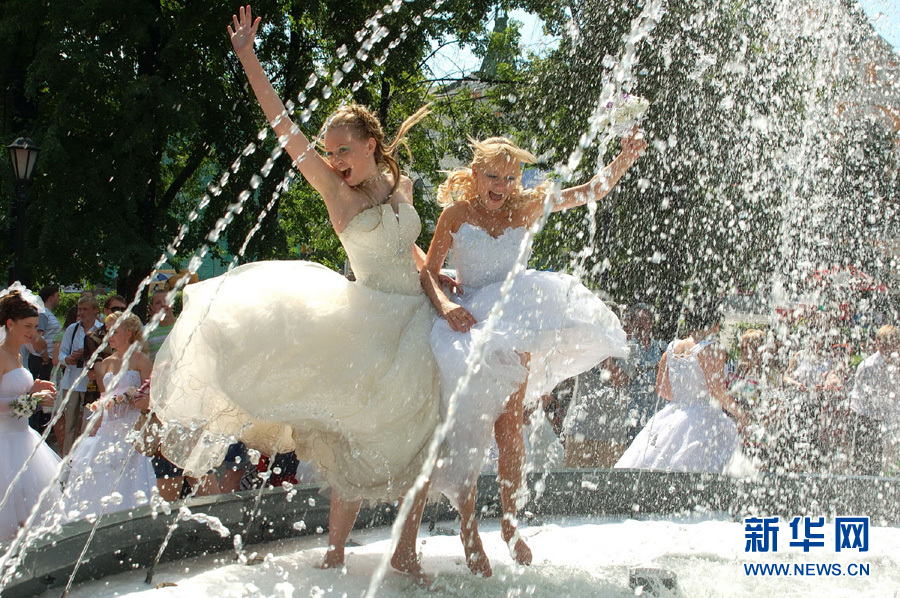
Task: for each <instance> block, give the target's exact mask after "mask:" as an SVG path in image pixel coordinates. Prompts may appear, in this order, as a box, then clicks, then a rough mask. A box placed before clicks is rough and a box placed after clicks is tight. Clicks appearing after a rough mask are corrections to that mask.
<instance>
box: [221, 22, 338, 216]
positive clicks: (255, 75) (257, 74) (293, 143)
mask: <svg viewBox="0 0 900 598" xmlns="http://www.w3.org/2000/svg"><path fill="white" fill-rule="evenodd" d="M232 19H233V21H234V23H233V25H234V28H232V27H231V26H229V27H228V35H229V36H230V37H231V45H232V46H233V47H234V52H235V54H237V57H238V59H240V61H241V65H243V67H244V72H246V73H247V79H248V80H249V81H250V87H252V88H253V93H254V94H255V95H256V99H257V100H258V101H259V105H260V107H261V108H262V110H263V112H264V113H265V115H266V118H267V119H268V120H269V124H271V125H272V128H273V129H274V130H275V133H276V135H278V138H279V139H285V138H286V139H287V144H286V145H285V149H286V150H287V152H288V154H289V155H290V156H291V158H292V159H293V160H294V164H295V165H296V166H297V169H298V170H299V171H300V173H301V174H303V176H304V177H306V180H307V181H309V183H310V184H311V185H312V186H313V187H314V188H315V189H316V191H318V192H319V193H320V194H321V195H322V198H323V199H324V200H325V203H326V205H327V204H328V203H329V198H332V197H335V195H336V194H337V192H338V190H339V189H340V185H341V184H342V180H341V178H340V177H339V176H338V175H337V173H335V172H334V170H333V169H332V168H331V166H330V165H329V164H328V163H327V162H326V161H325V160H324V159H323V158H322V157H321V156H320V155H319V154H318V152H316V150H315V148H314V147H310V141H309V139H307V137H306V135H304V134H303V132H302V131H301V130H300V128H299V127H297V126H296V125H295V124H294V122H293V121H292V120H291V119H290V117H289V116H288V113H287V110H286V109H285V107H284V103H282V101H281V98H279V97H278V93H277V92H276V91H275V88H274V87H273V86H272V82H271V81H269V78H268V77H267V76H266V73H265V71H264V70H263V67H262V64H261V63H260V62H259V58H257V56H256V51H255V50H254V49H253V43H254V40H255V39H256V30H257V28H258V27H259V23H260V20H261V18H260V17H256V19H254V18H253V15H252V13H251V11H250V6H249V5H248V6H242V7H241V8H240V11H239V13H238V14H237V15H234V16H232ZM330 211H331V206H329V212H330Z"/></svg>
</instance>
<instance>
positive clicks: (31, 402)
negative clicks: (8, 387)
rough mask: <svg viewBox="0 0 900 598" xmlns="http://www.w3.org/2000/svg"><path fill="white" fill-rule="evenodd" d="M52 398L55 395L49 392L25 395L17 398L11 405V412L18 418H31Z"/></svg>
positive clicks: (43, 391)
mask: <svg viewBox="0 0 900 598" xmlns="http://www.w3.org/2000/svg"><path fill="white" fill-rule="evenodd" d="M52 397H53V393H51V392H50V391H48V390H42V391H40V392H34V393H32V392H29V393H25V394H23V395H19V396H17V397H16V398H15V399H13V400H12V401H11V402H10V403H9V410H10V411H11V412H12V414H13V415H15V416H16V417H20V418H21V417H24V418H29V417H31V414H32V413H34V412H35V411H36V410H37V408H38V407H40V406H41V403H43V402H44V401H46V400H47V399H50V398H52Z"/></svg>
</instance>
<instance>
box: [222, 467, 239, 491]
mask: <svg viewBox="0 0 900 598" xmlns="http://www.w3.org/2000/svg"><path fill="white" fill-rule="evenodd" d="M243 478H244V470H243V469H235V468H228V469H226V470H225V473H223V474H222V478H221V479H220V480H219V491H220V492H221V493H222V494H229V493H231V492H238V491H240V489H241V480H242V479H243Z"/></svg>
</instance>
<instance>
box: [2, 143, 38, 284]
mask: <svg viewBox="0 0 900 598" xmlns="http://www.w3.org/2000/svg"><path fill="white" fill-rule="evenodd" d="M6 149H8V150H9V159H10V161H11V162H12V167H13V174H15V175H16V238H15V261H14V262H13V268H12V270H11V271H10V276H9V282H10V283H13V282H15V281H16V280H19V281H21V282H22V284H26V281H24V280H22V277H23V276H24V271H23V268H22V262H23V259H24V255H25V205H26V203H27V202H28V195H27V193H26V190H27V188H28V183H30V182H31V178H32V177H33V176H34V164H35V162H37V157H38V153H40V151H41V148H39V147H38V146H37V145H36V144H35V143H34V142H33V141H32V140H31V139H28V138H27V137H19V138H18V139H16V140H15V141H13V142H12V143H11V144H9V145H8V146H6Z"/></svg>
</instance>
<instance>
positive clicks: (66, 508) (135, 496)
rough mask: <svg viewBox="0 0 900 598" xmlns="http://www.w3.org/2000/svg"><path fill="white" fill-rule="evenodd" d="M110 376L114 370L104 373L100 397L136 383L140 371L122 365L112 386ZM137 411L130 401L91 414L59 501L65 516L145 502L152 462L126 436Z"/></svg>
mask: <svg viewBox="0 0 900 598" xmlns="http://www.w3.org/2000/svg"><path fill="white" fill-rule="evenodd" d="M115 378H116V375H115V374H114V373H113V372H107V373H106V374H105V375H104V376H103V387H104V388H106V389H107V390H106V392H104V393H103V398H106V397H114V396H116V395H121V394H125V391H127V390H128V389H129V388H132V389H134V390H137V389H138V388H140V386H141V374H140V372H138V371H137V370H128V371H126V372H125V373H124V374H122V376H121V378H120V379H119V381H118V383H117V384H116V385H115V386H113V382H115ZM101 401H102V399H101ZM98 404H102V403H98ZM140 414H141V412H140V410H139V409H136V408H135V407H134V405H132V404H131V403H129V402H123V403H114V404H111V405H108V406H107V407H106V408H104V409H102V410H99V411H96V412H94V414H93V415H91V417H92V418H95V417H102V418H103V419H102V420H101V421H100V424H99V426H98V427H97V429H96V433H95V434H94V436H89V437H87V438H82V439H81V440H80V441H79V442H78V446H77V447H76V448H75V451H74V452H73V453H72V460H71V462H70V464H69V465H70V468H71V469H70V471H69V477H68V480H67V481H66V484H65V489H64V492H63V502H62V505H63V506H62V510H63V513H64V514H65V516H66V518H67V519H68V520H72V521H74V520H77V519H84V518H86V517H89V516H92V515H99V514H100V513H101V511H102V512H103V513H114V512H116V511H128V510H131V509H134V508H136V507H140V506H143V505H146V504H149V502H150V496H151V494H152V493H153V491H154V490H155V489H156V474H155V473H154V472H153V463H152V462H151V461H150V458H149V457H146V456H144V455H142V454H141V453H139V452H138V451H136V450H135V448H134V446H132V444H131V443H130V442H129V438H130V434H131V433H132V430H133V429H134V425H135V423H137V421H138V417H139V416H140ZM95 425H96V424H95Z"/></svg>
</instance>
